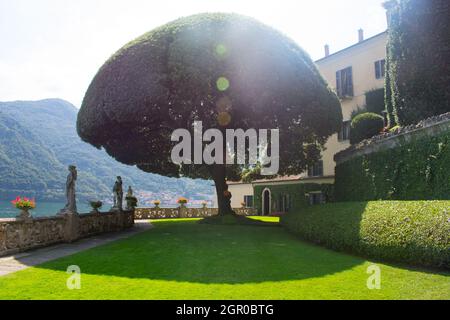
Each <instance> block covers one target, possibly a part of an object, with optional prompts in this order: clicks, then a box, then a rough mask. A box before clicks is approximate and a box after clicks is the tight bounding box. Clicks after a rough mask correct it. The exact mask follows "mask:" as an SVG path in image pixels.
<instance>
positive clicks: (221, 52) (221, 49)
mask: <svg viewBox="0 0 450 320" xmlns="http://www.w3.org/2000/svg"><path fill="white" fill-rule="evenodd" d="M227 53H228V49H227V47H226V46H225V45H224V44H222V43H220V44H218V45H217V46H216V54H217V55H218V56H219V58H223V57H225V56H226V55H227Z"/></svg>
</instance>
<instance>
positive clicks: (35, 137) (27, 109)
mask: <svg viewBox="0 0 450 320" xmlns="http://www.w3.org/2000/svg"><path fill="white" fill-rule="evenodd" d="M77 112H78V109H77V108H75V106H73V105H72V104H70V103H69V102H66V101H64V100H59V99H48V100H42V101H15V102H0V200H10V199H12V198H15V197H16V196H17V195H25V196H30V197H33V196H34V197H36V198H37V199H38V200H41V201H43V200H45V201H62V200H64V188H65V181H66V177H67V174H68V170H67V166H68V165H69V164H74V165H76V166H77V168H78V180H77V195H78V197H79V199H80V200H81V199H83V200H87V199H89V200H93V199H101V200H106V201H108V200H110V199H111V194H112V191H111V190H112V186H113V184H114V181H115V179H116V176H122V178H123V180H124V189H125V188H128V186H129V185H131V186H132V187H133V189H134V190H135V191H136V192H137V194H138V196H139V197H140V198H141V199H140V200H141V201H148V202H149V201H151V200H156V199H158V200H162V201H163V203H166V204H169V203H171V204H174V203H175V202H174V200H175V199H176V198H178V197H180V196H184V197H187V198H189V199H193V200H212V195H213V194H214V190H213V187H212V182H210V181H204V180H192V179H187V178H182V179H174V178H167V177H163V176H159V175H155V174H149V173H145V172H143V171H140V170H139V169H137V168H136V167H131V166H126V165H123V164H120V163H118V162H117V161H115V160H114V159H113V158H111V157H109V156H108V155H107V154H106V152H105V151H103V150H97V149H96V148H94V147H92V146H90V145H89V144H87V143H84V142H83V141H81V139H80V138H79V137H78V135H77V132H76V127H75V125H76V118H77Z"/></svg>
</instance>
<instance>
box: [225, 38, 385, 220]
mask: <svg viewBox="0 0 450 320" xmlns="http://www.w3.org/2000/svg"><path fill="white" fill-rule="evenodd" d="M387 41H388V36H387V31H386V32H382V33H380V34H377V35H375V36H373V37H371V38H368V39H364V32H363V30H359V31H358V42H357V43H356V44H354V45H352V46H350V47H348V48H345V49H343V50H340V51H338V52H335V53H332V54H330V48H329V46H328V45H326V46H325V56H324V57H323V58H322V59H319V60H317V61H316V65H317V68H318V69H319V71H320V73H321V74H322V76H323V77H324V78H325V80H327V82H328V84H329V85H330V86H331V87H332V88H333V89H334V90H335V91H336V93H337V95H338V97H339V99H340V100H341V106H342V114H343V117H344V122H343V123H342V129H341V131H340V132H339V133H336V134H335V135H333V136H332V137H331V138H330V139H329V140H328V142H327V143H326V150H325V151H324V152H323V154H322V159H321V160H320V161H319V162H318V163H316V164H315V165H314V166H312V167H310V168H309V169H308V172H305V173H303V174H301V175H298V176H290V177H279V178H277V179H274V180H260V181H254V182H253V183H240V182H237V183H236V182H229V185H230V186H229V189H230V191H231V193H232V194H233V198H232V203H231V204H232V207H233V208H239V207H241V206H242V203H245V205H246V206H247V207H256V208H258V211H259V213H260V214H262V215H269V214H272V213H274V212H286V211H288V210H289V208H290V206H291V203H292V202H293V200H292V198H293V197H295V196H301V197H303V198H304V195H303V194H302V195H298V194H297V195H293V194H290V193H289V192H286V191H285V192H281V193H280V192H277V194H276V195H275V192H274V189H278V190H282V189H284V190H287V188H286V187H287V186H290V188H289V189H290V190H296V191H294V192H300V189H301V190H303V189H302V186H301V185H302V184H303V185H304V186H306V185H308V186H310V187H309V188H307V189H308V190H307V191H308V193H307V198H308V199H307V201H309V202H310V203H311V204H315V203H322V202H324V201H326V195H325V194H324V190H323V189H326V188H317V187H316V188H317V189H318V190H314V189H313V190H310V188H311V186H314V185H316V186H317V184H319V185H323V186H329V185H332V184H333V183H334V170H335V166H336V164H335V162H334V155H335V154H336V153H338V152H340V151H342V150H344V149H347V148H348V147H349V146H350V121H351V115H352V112H353V111H355V110H357V109H358V108H360V107H364V106H365V104H366V93H368V92H372V91H374V90H377V89H383V88H384V76H385V59H386V45H387ZM295 185H299V186H298V187H299V188H300V189H299V190H297V189H296V188H294V187H293V186H295ZM283 186H284V188H283ZM319 189H320V190H319ZM261 190H262V191H261ZM260 193H261V194H260ZM302 200H304V199H302ZM294 202H295V201H294Z"/></svg>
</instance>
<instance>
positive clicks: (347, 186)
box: [335, 131, 450, 201]
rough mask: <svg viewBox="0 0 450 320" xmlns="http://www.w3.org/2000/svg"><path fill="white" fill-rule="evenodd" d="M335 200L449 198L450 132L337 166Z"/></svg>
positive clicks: (414, 140)
mask: <svg viewBox="0 0 450 320" xmlns="http://www.w3.org/2000/svg"><path fill="white" fill-rule="evenodd" d="M335 196H336V200H337V201H366V200H380V199H384V200H438V199H440V200H448V199H450V131H447V132H445V133H441V134H439V135H436V136H433V137H432V136H421V137H420V138H416V139H413V140H412V141H411V142H409V143H404V144H403V145H401V146H397V147H395V148H392V149H388V150H384V151H379V152H373V153H370V154H367V155H364V156H359V157H355V158H352V159H350V160H347V161H345V162H343V163H340V164H338V165H337V166H336V193H335Z"/></svg>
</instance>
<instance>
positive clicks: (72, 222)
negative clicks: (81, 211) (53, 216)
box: [61, 211, 80, 242]
mask: <svg viewBox="0 0 450 320" xmlns="http://www.w3.org/2000/svg"><path fill="white" fill-rule="evenodd" d="M61 215H62V216H64V218H65V219H66V225H65V229H64V238H65V240H66V241H67V242H74V241H76V240H77V239H78V238H79V236H78V233H79V225H80V216H79V215H78V213H74V212H68V211H66V212H65V213H64V214H61Z"/></svg>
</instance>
